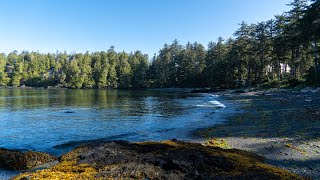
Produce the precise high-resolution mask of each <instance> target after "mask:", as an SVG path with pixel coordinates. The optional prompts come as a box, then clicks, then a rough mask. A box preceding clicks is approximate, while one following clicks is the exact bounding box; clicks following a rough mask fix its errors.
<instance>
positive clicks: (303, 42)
mask: <svg viewBox="0 0 320 180" xmlns="http://www.w3.org/2000/svg"><path fill="white" fill-rule="evenodd" d="M289 6H291V10H290V11H289V12H284V13H283V14H281V15H276V16H275V17H274V18H273V19H270V20H267V21H263V22H259V23H256V24H248V23H246V22H242V23H240V24H239V28H238V29H237V30H236V31H235V32H234V34H233V38H229V39H223V38H221V37H220V38H218V39H217V41H216V42H209V43H208V46H207V48H205V47H204V46H203V45H202V44H200V43H197V42H194V43H190V42H188V43H187V44H186V45H181V44H179V41H178V40H174V41H173V42H172V43H171V44H165V45H164V46H163V47H162V48H161V49H160V51H159V52H158V53H157V54H155V55H154V56H153V57H152V58H150V59H149V57H148V55H146V54H143V53H142V52H141V51H139V50H137V51H135V52H131V53H127V52H116V51H115V50H114V47H110V48H109V49H108V50H106V51H101V52H92V53H91V52H86V53H70V54H67V53H66V52H56V53H40V52H27V51H22V52H21V53H18V52H17V51H13V52H11V53H9V54H5V53H2V54H0V86H15V87H19V86H31V87H47V86H59V87H66V88H76V89H79V88H147V87H166V88H168V87H182V88H186V87H193V88H202V87H215V88H234V87H241V86H247V87H248V86H255V85H262V84H268V83H269V84H272V83H273V84H277V83H281V82H289V83H292V84H299V83H306V84H309V85H319V82H320V60H319V49H320V45H319V44H320V1H319V0H294V1H293V2H292V3H290V4H289Z"/></svg>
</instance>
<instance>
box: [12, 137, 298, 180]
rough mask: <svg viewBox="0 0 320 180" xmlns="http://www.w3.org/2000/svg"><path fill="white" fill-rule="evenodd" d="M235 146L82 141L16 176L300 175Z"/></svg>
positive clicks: (222, 177)
mask: <svg viewBox="0 0 320 180" xmlns="http://www.w3.org/2000/svg"><path fill="white" fill-rule="evenodd" d="M263 161H264V158H263V157H260V156H258V155H255V154H252V153H248V152H245V151H241V150H235V149H229V150H226V149H220V148H214V147H206V146H202V145H200V144H194V143H185V142H177V141H164V142H161V143H159V142H143V143H129V142H126V141H113V142H107V143H100V144H88V145H84V146H80V147H78V148H76V149H74V150H72V151H70V152H69V153H67V154H64V155H62V156H61V157H60V163H59V164H57V165H55V166H53V167H51V168H49V169H45V170H40V171H37V172H34V173H25V174H21V175H19V176H17V177H15V179H23V178H25V179H42V178H45V179H52V178H55V179H70V178H73V179H108V178H124V179H128V178H133V179H239V178H240V179H243V178H245V179H302V178H301V177H300V176H297V175H295V174H292V173H289V172H287V171H284V170H282V169H278V168H275V167H272V166H269V165H266V164H264V163H263Z"/></svg>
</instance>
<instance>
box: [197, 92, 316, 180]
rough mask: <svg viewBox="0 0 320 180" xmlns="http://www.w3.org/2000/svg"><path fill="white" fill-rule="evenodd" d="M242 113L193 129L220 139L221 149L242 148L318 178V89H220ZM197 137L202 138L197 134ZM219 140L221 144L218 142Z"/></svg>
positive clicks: (211, 137)
mask: <svg viewBox="0 0 320 180" xmlns="http://www.w3.org/2000/svg"><path fill="white" fill-rule="evenodd" d="M221 95H223V96H224V97H225V98H226V99H227V100H226V101H225V102H224V103H225V104H226V105H227V106H228V104H229V105H234V104H240V105H241V106H242V108H240V111H241V113H238V114H235V115H231V116H230V115H229V116H228V115H227V117H226V118H227V121H226V122H225V123H224V124H219V125H216V126H214V127H211V128H207V129H201V130H198V131H197V132H196V133H195V139H197V138H198V137H199V136H202V140H200V141H202V143H206V142H208V140H209V141H211V143H212V141H213V143H215V142H216V141H220V142H221V141H222V142H223V144H222V145H223V148H236V149H242V150H246V151H249V152H252V153H255V154H258V155H261V156H264V157H266V158H267V161H266V162H267V163H268V164H271V165H274V166H277V167H279V168H282V169H286V170H288V171H290V172H293V173H297V174H300V175H302V176H304V177H309V178H312V179H320V89H319V88H318V89H315V88H305V89H299V90H297V89H273V90H268V91H256V90H255V91H243V92H240V93H233V92H223V93H221ZM200 139H201V138H200ZM216 144H219V143H216Z"/></svg>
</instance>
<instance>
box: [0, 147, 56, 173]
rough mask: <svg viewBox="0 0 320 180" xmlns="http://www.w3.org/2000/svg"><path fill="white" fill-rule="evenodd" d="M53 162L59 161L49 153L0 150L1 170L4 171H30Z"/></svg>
mask: <svg viewBox="0 0 320 180" xmlns="http://www.w3.org/2000/svg"><path fill="white" fill-rule="evenodd" d="M53 161H57V158H56V157H54V156H52V155H50V154H47V153H42V152H34V151H27V152H20V151H16V150H8V149H4V148H0V168H3V169H9V170H23V169H30V168H33V167H36V166H39V165H41V164H44V163H49V162H53Z"/></svg>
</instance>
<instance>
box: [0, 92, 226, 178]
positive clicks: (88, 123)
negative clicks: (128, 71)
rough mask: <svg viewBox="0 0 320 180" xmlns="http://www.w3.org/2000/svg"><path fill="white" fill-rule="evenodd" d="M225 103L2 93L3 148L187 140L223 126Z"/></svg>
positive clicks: (54, 149)
mask: <svg viewBox="0 0 320 180" xmlns="http://www.w3.org/2000/svg"><path fill="white" fill-rule="evenodd" d="M219 101H220V100H219V97H218V96H215V95H210V94H188V93H184V92H163V91H155V90H153V91H151V90H149V91H125V90H69V89H68V90H65V89H59V90H36V89H0V147H2V148H8V149H20V150H36V151H44V152H49V153H52V154H54V155H60V154H61V153H64V152H66V151H67V150H70V148H73V146H75V145H77V143H78V142H83V141H90V140H117V139H121V140H129V141H145V140H164V139H172V138H176V139H184V140H187V139H189V138H190V133H191V132H192V131H193V130H195V129H197V128H201V127H208V126H211V125H214V124H216V123H220V122H221V121H222V119H221V118H220V117H219V113H218V112H219V111H224V110H225V109H226V108H225V105H224V104H222V103H221V102H219ZM0 174H1V172H0ZM0 179H1V176H0Z"/></svg>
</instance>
